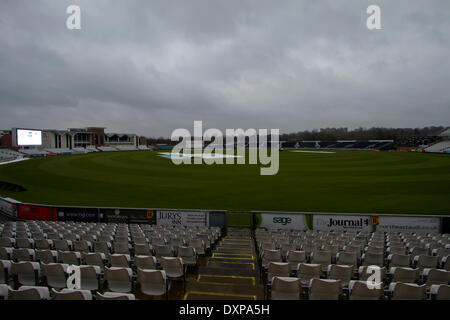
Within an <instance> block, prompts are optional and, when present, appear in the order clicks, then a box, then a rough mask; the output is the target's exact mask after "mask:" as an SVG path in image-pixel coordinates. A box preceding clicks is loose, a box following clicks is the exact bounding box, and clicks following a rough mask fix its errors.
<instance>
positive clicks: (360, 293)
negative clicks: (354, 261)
mask: <svg viewBox="0 0 450 320" xmlns="http://www.w3.org/2000/svg"><path fill="white" fill-rule="evenodd" d="M349 293H350V296H349V299H350V300H379V299H380V298H381V297H382V296H383V284H380V285H379V286H377V287H375V286H371V287H369V286H368V284H367V282H366V281H355V280H352V281H350V283H349Z"/></svg>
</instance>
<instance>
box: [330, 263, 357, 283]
mask: <svg viewBox="0 0 450 320" xmlns="http://www.w3.org/2000/svg"><path fill="white" fill-rule="evenodd" d="M352 276H353V267H352V266H347V265H337V264H332V265H330V266H329V267H328V279H335V280H342V281H346V282H348V281H350V279H351V278H352Z"/></svg>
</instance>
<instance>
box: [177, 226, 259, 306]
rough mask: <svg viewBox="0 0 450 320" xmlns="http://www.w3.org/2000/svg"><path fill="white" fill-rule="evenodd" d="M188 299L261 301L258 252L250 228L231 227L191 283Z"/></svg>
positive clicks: (186, 292)
mask: <svg viewBox="0 0 450 320" xmlns="http://www.w3.org/2000/svg"><path fill="white" fill-rule="evenodd" d="M184 299H185V300H262V299H264V287H263V285H262V284H261V283H260V276H259V267H258V259H257V253H256V250H255V247H254V241H253V238H252V234H251V230H250V229H242V228H228V230H227V235H226V236H225V237H224V238H222V240H221V241H220V242H219V243H218V244H217V246H216V247H215V248H214V250H213V251H212V252H211V257H209V258H207V260H206V263H205V265H203V266H200V267H199V269H198V272H197V275H196V279H195V280H194V281H190V282H189V283H188V285H187V287H186V291H185V294H184Z"/></svg>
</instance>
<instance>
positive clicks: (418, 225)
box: [377, 216, 441, 233]
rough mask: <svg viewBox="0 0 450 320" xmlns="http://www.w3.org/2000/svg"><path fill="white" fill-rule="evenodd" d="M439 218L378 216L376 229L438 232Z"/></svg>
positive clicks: (439, 226)
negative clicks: (378, 220)
mask: <svg viewBox="0 0 450 320" xmlns="http://www.w3.org/2000/svg"><path fill="white" fill-rule="evenodd" d="M440 229H441V218H436V217H399V216H380V222H379V224H378V225H377V231H384V232H419V233H439V232H440Z"/></svg>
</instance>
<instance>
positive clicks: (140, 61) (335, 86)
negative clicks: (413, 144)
mask: <svg viewBox="0 0 450 320" xmlns="http://www.w3.org/2000/svg"><path fill="white" fill-rule="evenodd" d="M70 4H76V5H79V6H80V7H81V30H68V29H67V28H66V19H67V17H68V14H66V8H67V7H68V6H69V5H70ZM370 4H378V5H379V6H380V7H381V24H382V30H374V31H370V30H368V29H367V27H366V20H367V17H368V14H367V13H366V9H367V7H368V6H369V5H370ZM194 120H203V123H204V128H212V127H215V128H220V129H223V128H244V129H245V128H279V129H280V131H281V132H282V133H287V132H293V131H299V130H311V129H314V128H322V127H348V128H355V127H359V126H363V127H372V126H385V127H423V126H429V125H444V126H446V125H450V1H449V0H395V1H394V0H388V1H387V0H386V1H385V0H371V1H366V0H320V1H317V0H292V1H287V0H148V1H147V0H142V1H141V0H129V1H113V0H109V1H106V0H70V1H65V0H45V1H44V0H1V1H0V129H8V128H11V127H31V128H55V129H65V128H69V127H85V126H105V127H107V132H124V133H138V134H141V135H145V136H166V137H169V136H170V134H171V132H172V130H174V129H176V128H187V129H189V130H191V131H192V130H193V121H194Z"/></svg>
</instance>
